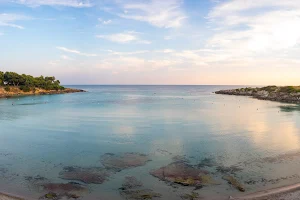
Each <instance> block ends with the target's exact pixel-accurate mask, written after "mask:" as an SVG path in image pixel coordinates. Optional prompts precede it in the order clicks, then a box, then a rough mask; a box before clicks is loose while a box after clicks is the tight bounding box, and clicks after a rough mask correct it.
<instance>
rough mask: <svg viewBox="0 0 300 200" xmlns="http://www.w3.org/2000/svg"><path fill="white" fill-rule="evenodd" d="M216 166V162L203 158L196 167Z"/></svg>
mask: <svg viewBox="0 0 300 200" xmlns="http://www.w3.org/2000/svg"><path fill="white" fill-rule="evenodd" d="M215 165H216V162H215V161H214V160H213V159H212V158H204V159H203V160H201V161H200V163H199V164H198V167H200V168H202V167H213V166H215Z"/></svg>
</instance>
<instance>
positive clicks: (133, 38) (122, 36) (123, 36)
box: [96, 31, 151, 44]
mask: <svg viewBox="0 0 300 200" xmlns="http://www.w3.org/2000/svg"><path fill="white" fill-rule="evenodd" d="M96 37H97V38H101V39H106V40H110V41H112V42H117V43H123V44H125V43H132V42H134V43H138V44H151V42H150V41H148V40H142V39H140V38H139V36H138V33H136V32H133V31H131V32H123V33H116V34H111V35H96Z"/></svg>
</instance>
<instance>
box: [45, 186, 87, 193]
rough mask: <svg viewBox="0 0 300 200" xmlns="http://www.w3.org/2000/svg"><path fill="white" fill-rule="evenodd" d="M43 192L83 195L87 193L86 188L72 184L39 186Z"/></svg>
mask: <svg viewBox="0 0 300 200" xmlns="http://www.w3.org/2000/svg"><path fill="white" fill-rule="evenodd" d="M41 186H42V187H43V190H46V191H48V192H54V193H58V194H61V193H63V194H64V193H84V192H87V188H85V187H84V186H82V185H80V184H74V183H45V184H42V185H41Z"/></svg>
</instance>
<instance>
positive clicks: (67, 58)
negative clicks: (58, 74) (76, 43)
mask: <svg viewBox="0 0 300 200" xmlns="http://www.w3.org/2000/svg"><path fill="white" fill-rule="evenodd" d="M60 57H61V59H63V60H73V59H72V58H71V57H69V56H66V55H61V56H60Z"/></svg>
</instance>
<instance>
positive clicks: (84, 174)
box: [59, 167, 111, 184]
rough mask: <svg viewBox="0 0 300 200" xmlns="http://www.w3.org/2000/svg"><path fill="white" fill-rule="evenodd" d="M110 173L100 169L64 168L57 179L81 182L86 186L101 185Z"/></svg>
mask: <svg viewBox="0 0 300 200" xmlns="http://www.w3.org/2000/svg"><path fill="white" fill-rule="evenodd" d="M110 174H111V173H110V172H109V171H107V170H106V169H104V168H102V167H91V168H81V167H65V168H64V169H63V171H62V172H60V174H59V177H60V178H62V179H66V180H75V181H81V182H84V183H87V184H91V183H94V184H102V183H103V182H104V181H106V180H107V179H108V177H109V176H110Z"/></svg>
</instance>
